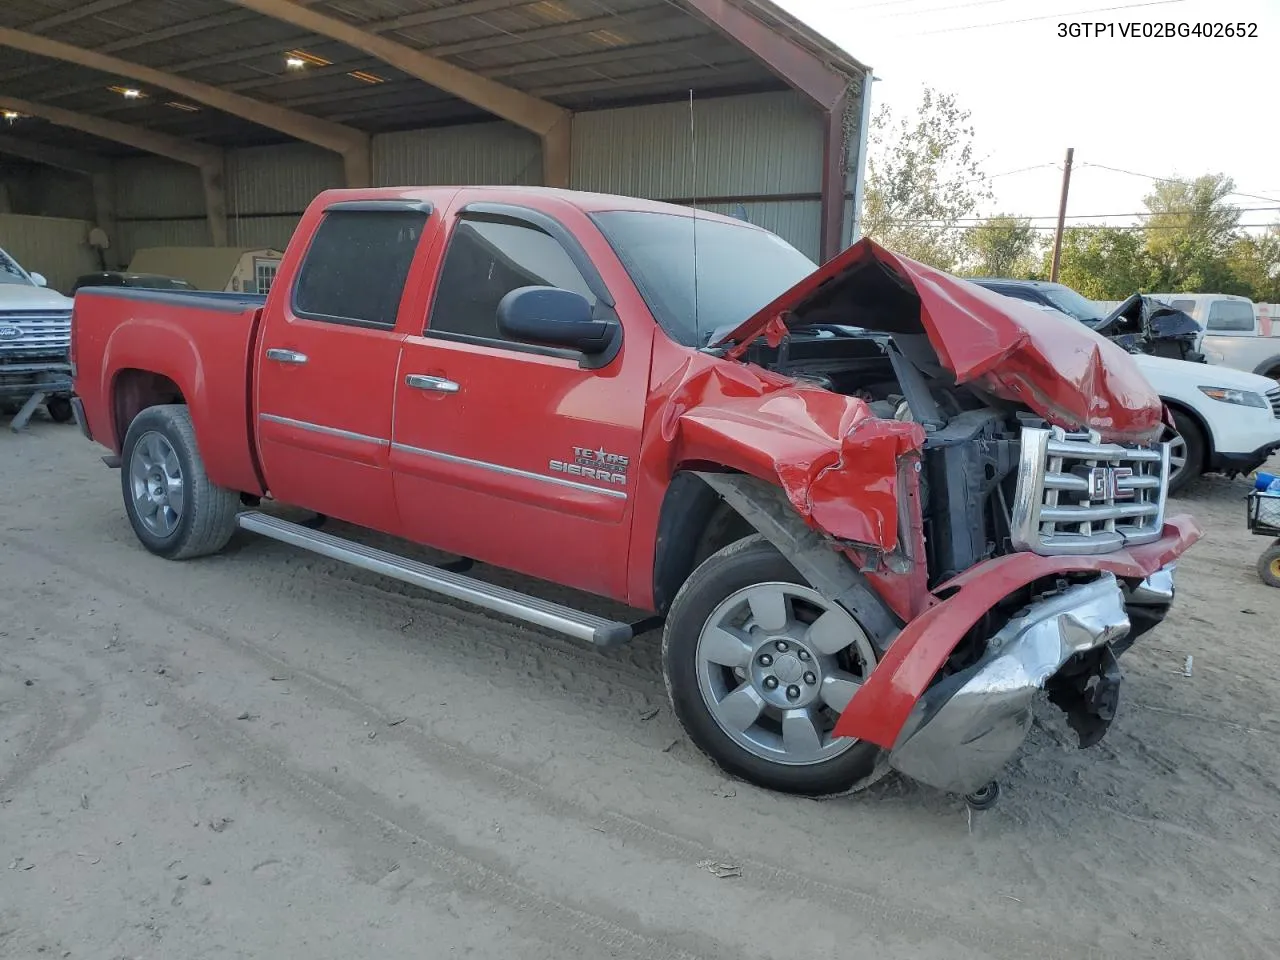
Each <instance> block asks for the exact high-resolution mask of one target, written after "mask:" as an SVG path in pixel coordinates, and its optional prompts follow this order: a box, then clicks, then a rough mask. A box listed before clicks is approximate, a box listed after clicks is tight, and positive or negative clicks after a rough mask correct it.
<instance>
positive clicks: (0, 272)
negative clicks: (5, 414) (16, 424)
mask: <svg viewBox="0 0 1280 960" xmlns="http://www.w3.org/2000/svg"><path fill="white" fill-rule="evenodd" d="M73 302H74V301H72V300H71V298H70V297H64V296H63V295H62V294H60V293H58V292H57V291H56V290H50V289H48V288H47V286H46V284H45V279H44V277H42V276H40V274H38V273H28V272H27V271H26V270H24V269H22V267H21V266H19V264H18V261H17V260H15V259H14V258H13V257H11V256H9V254H7V253H5V252H4V251H3V250H0V408H3V407H12V408H17V407H21V406H23V404H26V403H28V402H29V401H31V400H32V399H33V398H39V399H37V401H36V402H37V403H39V402H41V401H42V402H43V403H44V404H45V407H46V409H48V411H49V416H50V417H52V418H53V419H54V420H56V421H58V422H59V423H66V422H68V421H70V420H71V418H72V416H73V411H72V409H71V363H70V360H69V359H68V356H67V352H68V350H69V349H70V346H71V307H72V304H73ZM30 412H31V408H30V407H26V408H24V410H23V413H24V414H26V415H28V416H29V415H30ZM19 419H23V420H24V419H25V417H23V416H22V415H20V416H19Z"/></svg>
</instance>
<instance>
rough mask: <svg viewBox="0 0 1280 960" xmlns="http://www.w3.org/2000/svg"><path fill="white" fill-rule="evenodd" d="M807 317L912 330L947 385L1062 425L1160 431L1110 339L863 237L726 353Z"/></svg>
mask: <svg viewBox="0 0 1280 960" xmlns="http://www.w3.org/2000/svg"><path fill="white" fill-rule="evenodd" d="M809 323H838V324H843V325H847V326H858V327H862V328H864V329H867V330H876V331H882V332H885V333H890V334H899V335H911V334H921V333H923V334H924V335H925V336H926V337H927V338H928V341H929V343H930V344H931V345H932V347H933V350H934V352H935V353H936V354H937V357H938V360H939V362H940V363H941V365H942V366H943V367H945V368H946V369H947V370H948V371H950V372H951V373H952V374H954V376H955V378H956V382H957V383H969V384H972V385H973V386H975V387H978V388H980V389H983V390H986V391H988V392H990V393H992V394H995V395H996V396H999V397H1002V398H1004V399H1006V400H1012V401H1015V402H1018V403H1022V404H1024V405H1025V406H1027V407H1029V408H1030V409H1031V410H1033V411H1035V412H1036V413H1038V414H1039V415H1040V416H1042V417H1044V418H1045V419H1047V420H1049V421H1050V422H1051V423H1054V424H1057V425H1059V426H1062V427H1065V428H1067V429H1081V428H1089V429H1093V430H1096V431H1098V432H1099V433H1100V434H1102V436H1103V438H1104V439H1107V440H1111V441H1129V442H1146V441H1151V440H1154V439H1156V438H1157V437H1158V436H1159V434H1160V431H1161V429H1162V414H1163V404H1162V403H1161V400H1160V397H1159V396H1158V395H1157V394H1156V392H1155V391H1154V390H1153V389H1152V387H1151V385H1150V384H1148V383H1147V381H1146V378H1145V377H1143V375H1142V373H1141V371H1139V370H1138V368H1137V366H1136V364H1135V363H1134V361H1133V358H1132V357H1130V356H1129V354H1128V353H1126V352H1125V351H1124V350H1123V349H1122V348H1121V347H1119V346H1117V345H1116V344H1113V343H1111V342H1109V341H1108V340H1106V339H1105V338H1104V337H1101V336H1099V335H1098V334H1096V333H1094V332H1093V331H1091V330H1089V329H1088V328H1087V327H1086V326H1084V325H1083V324H1080V323H1062V322H1056V320H1055V319H1052V318H1049V317H1047V316H1046V315H1045V314H1044V313H1042V312H1041V311H1038V310H1036V309H1035V308H1034V307H1032V306H1030V305H1029V304H1026V303H1022V302H1021V301H1017V300H1013V299H1010V298H1008V297H1004V296H1001V295H1000V294H998V293H995V292H993V291H990V290H986V289H984V288H982V287H979V286H977V285H976V284H971V283H969V282H967V281H965V280H960V279H958V278H956V277H953V276H951V275H949V274H946V273H943V272H942V271H941V270H935V269H933V268H932V267H927V266H925V265H924V264H921V263H917V262H916V261H914V260H910V259H908V258H906V257H901V256H898V255H897V254H894V253H891V252H890V251H888V250H886V249H885V248H883V247H881V246H880V245H878V244H876V243H875V242H874V241H872V240H860V241H858V243H856V244H854V245H853V246H852V247H850V248H849V249H847V250H845V251H844V252H843V253H842V254H841V255H840V256H838V257H836V258H835V259H834V260H831V261H829V262H828V263H826V264H824V265H823V266H822V267H820V268H819V269H818V270H816V271H814V272H813V273H812V274H810V275H809V276H808V277H806V278H805V279H804V280H802V281H801V282H800V283H798V284H796V285H795V286H794V287H792V288H791V289H790V290H788V291H787V292H786V293H784V294H783V295H782V296H780V297H779V298H778V299H776V300H774V302H773V303H771V304H769V305H768V306H767V307H765V308H764V309H762V310H760V311H759V312H758V313H757V314H756V315H755V316H753V317H752V318H751V319H749V320H747V321H746V322H745V323H743V324H742V325H741V326H739V327H738V328H737V329H735V330H734V331H733V332H732V333H730V334H728V335H727V336H726V337H724V338H723V339H722V340H721V343H732V344H733V345H734V346H732V347H731V348H730V350H729V351H728V356H729V357H731V358H737V357H740V356H741V355H742V354H743V353H745V351H746V349H747V347H748V345H749V344H750V343H751V342H752V341H753V340H755V339H757V338H758V337H761V336H764V337H766V338H768V340H769V341H770V342H771V343H777V342H779V341H780V340H781V337H782V335H783V334H784V333H785V331H786V328H787V327H788V326H791V325H798V324H809Z"/></svg>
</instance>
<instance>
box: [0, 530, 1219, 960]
mask: <svg viewBox="0 0 1280 960" xmlns="http://www.w3.org/2000/svg"><path fill="white" fill-rule="evenodd" d="M6 539H9V540H11V541H14V542H15V544H17V545H20V546H21V547H22V548H23V549H25V550H28V551H29V552H31V553H32V554H34V555H36V556H39V557H41V558H42V559H44V560H45V561H46V562H49V563H51V564H54V565H55V567H56V566H57V565H64V566H66V567H67V568H68V569H69V570H71V571H72V572H74V573H76V574H78V575H79V576H82V577H84V578H86V579H88V580H91V581H94V582H96V583H98V584H99V585H101V586H103V587H105V588H106V589H108V590H110V591H112V592H115V593H117V594H120V595H122V596H125V597H127V598H128V599H129V600H131V601H133V602H136V603H139V604H142V605H143V606H145V607H147V608H148V609H149V610H151V611H152V612H153V613H155V614H157V615H159V616H162V617H164V618H167V619H170V620H174V621H177V622H179V623H181V624H183V625H184V626H186V627H188V628H189V629H191V630H192V631H194V632H197V633H200V634H203V635H205V636H208V637H210V638H212V639H214V640H217V641H219V642H221V643H222V644H224V645H225V646H228V647H230V648H231V649H232V650H233V651H234V652H236V653H239V654H241V655H243V656H245V657H247V658H249V659H251V660H253V661H255V662H257V663H258V664H259V665H261V666H262V668H263V670H264V672H266V673H287V674H288V675H289V676H290V679H291V681H292V682H293V683H295V684H298V685H299V686H301V687H303V688H309V690H310V692H312V693H314V694H317V695H320V696H321V697H327V698H329V699H330V700H331V701H334V702H335V703H336V704H337V705H339V706H340V707H341V708H343V709H345V710H347V711H349V712H351V713H353V714H355V715H356V716H357V717H360V718H363V719H365V720H368V721H369V722H371V723H374V724H377V726H378V729H380V730H382V731H384V732H382V733H380V734H379V736H380V737H382V738H385V739H386V740H388V741H390V742H398V743H402V744H404V745H405V746H407V747H408V748H409V749H410V750H411V751H412V752H413V753H414V754H415V755H416V756H419V757H421V758H422V759H423V760H424V761H425V762H427V763H428V764H439V765H441V766H443V767H446V768H447V769H448V770H449V771H450V772H453V773H456V774H457V775H459V776H462V777H465V778H467V779H470V780H473V781H479V782H480V784H481V786H482V788H495V787H496V788H498V789H499V790H501V791H504V792H506V793H508V794H515V795H518V796H519V797H520V798H521V799H522V800H525V801H527V802H530V803H532V804H534V805H535V806H537V807H538V808H539V809H541V810H543V811H544V812H547V813H549V814H552V815H555V816H558V817H561V818H564V819H573V820H576V821H578V822H579V823H581V824H582V825H583V826H584V827H586V828H589V829H596V830H603V831H604V832H605V833H606V835H611V836H617V837H620V838H623V839H625V840H627V841H629V842H630V843H634V844H636V845H637V846H638V847H639V848H641V849H642V850H646V851H648V852H650V853H651V854H653V855H655V856H658V857H662V858H665V859H670V860H677V861H679V862H681V863H689V862H696V861H699V860H715V861H719V862H734V863H737V864H739V865H741V866H742V867H743V878H742V879H743V880H745V881H746V882H748V883H750V884H751V885H752V886H753V887H757V888H758V889H759V890H760V891H761V893H764V894H768V893H775V894H776V892H777V891H778V890H779V889H785V890H786V891H787V892H788V893H789V894H790V895H793V896H796V897H797V898H799V899H812V900H814V901H818V902H822V903H826V904H829V905H830V906H833V907H836V908H839V909H842V910H848V909H849V908H850V907H851V906H855V907H857V908H859V911H860V912H862V913H864V914H865V915H866V916H868V917H874V918H875V920H876V921H877V925H883V928H884V929H885V931H886V932H890V933H892V934H895V935H897V936H900V937H902V938H904V939H907V940H914V939H916V938H919V937H924V938H926V939H942V940H948V941H953V942H955V943H957V944H963V945H964V946H968V947H972V948H975V949H979V950H981V951H983V952H984V953H986V954H987V955H989V956H992V957H1001V958H1008V960H1024V958H1025V957H1027V956H1037V957H1044V958H1048V960H1059V958H1060V960H1075V958H1078V957H1081V956H1100V955H1103V954H1099V952H1098V947H1097V945H1096V944H1093V943H1088V942H1083V941H1077V942H1074V943H1072V942H1070V941H1067V940H1065V939H1064V938H1063V937H1062V936H1060V935H1057V934H1055V936H1054V938H1053V939H1052V940H1049V939H1045V938H1043V937H1041V936H1039V935H1038V933H1037V932H1036V931H1034V930H1032V929H1024V930H1023V931H1021V932H1014V930H1012V929H1011V928H1010V927H1009V926H1008V925H1005V926H1003V927H1002V928H1001V929H999V930H988V929H986V928H985V927H984V925H982V924H981V923H974V922H970V921H966V920H964V919H962V918H957V917H954V916H950V915H947V914H943V913H933V912H931V911H929V910H928V909H927V908H921V907H919V906H916V905H910V906H907V905H904V901H903V899H902V898H894V899H890V898H887V897H885V896H884V895H883V893H882V892H880V891H878V890H877V889H876V887H875V886H874V885H873V884H871V883H868V884H867V885H866V886H853V885H850V884H848V883H845V882H834V881H830V880H825V879H821V878H818V877H814V876H810V875H806V874H803V873H801V872H798V871H795V870H793V869H791V868H789V867H786V866H784V865H782V864H780V863H777V862H774V861H771V860H768V859H765V858H760V857H755V856H751V855H750V854H745V855H744V853H743V852H741V851H739V850H733V851H729V850H726V849H723V848H720V847H716V846H713V845H709V844H707V843H706V842H705V841H703V840H699V839H696V838H693V837H689V836H685V835H681V834H679V833H676V832H673V831H670V830H667V829H664V828H662V827H659V826H656V825H654V824H652V823H648V822H645V821H644V820H642V819H639V818H636V817H633V816H630V815H628V814H626V813H624V812H620V811H614V810H609V809H600V810H597V809H592V808H591V807H590V806H588V805H586V804H584V803H582V802H580V801H577V800H574V799H572V798H569V797H565V796H563V795H561V794H558V793H556V792H554V791H553V790H551V789H550V788H548V787H547V786H545V785H543V784H542V783H540V782H539V781H537V780H535V779H533V778H531V777H529V776H527V775H526V774H524V773H522V772H521V771H519V770H518V769H514V768H512V767H509V766H507V765H504V764H502V763H500V762H497V761H495V760H493V759H491V758H489V757H486V756H484V755H481V754H479V753H476V752H474V751H472V750H469V749H467V748H466V747H464V746H462V745H461V744H458V743H456V742H451V741H449V740H447V739H445V738H442V737H441V736H439V735H437V734H435V733H432V732H430V731H429V730H428V729H427V728H426V727H424V726H423V725H422V724H420V723H418V722H417V721H415V720H412V719H408V720H405V719H403V718H402V717H400V716H398V715H393V714H391V713H388V712H387V711H385V710H383V709H382V708H380V707H379V706H377V705H376V704H374V703H371V702H369V701H368V700H366V699H364V698H362V697H360V696H359V695H358V694H356V693H355V692H353V691H352V690H350V689H349V688H347V687H346V686H344V685H343V684H341V683H339V682H337V681H335V680H333V679H331V678H329V677H326V676H324V675H321V674H318V673H316V672H314V671H311V670H308V669H306V668H304V667H300V666H298V665H297V664H295V663H292V662H290V661H289V660H287V659H285V658H283V657H281V656H279V655H278V654H277V653H275V652H274V651H272V650H271V649H269V648H268V647H266V646H265V645H264V644H263V643H261V642H258V641H255V640H253V639H250V638H248V637H245V636H242V635H238V634H236V633H233V632H231V631H228V630H225V629H223V628H221V627H218V626H216V625H213V624H209V623H206V622H204V621H202V620H200V619H199V618H197V617H195V616H193V615H191V614H189V613H188V612H186V611H184V610H182V609H181V608H179V607H176V606H172V605H170V604H168V603H166V602H164V601H162V600H157V599H156V598H154V597H152V596H149V595H147V594H145V593H142V592H141V591H139V590H137V589H136V588H133V587H132V586H130V585H128V584H126V583H120V582H117V581H116V580H114V579H113V578H111V577H110V576H106V575H102V574H98V573H97V572H95V571H93V570H90V569H88V568H84V567H80V568H77V564H76V563H75V561H68V559H67V558H64V557H61V556H60V555H58V553H57V552H56V551H51V550H49V549H47V548H44V547H42V546H38V545H35V544H29V543H26V542H21V543H19V542H18V539H17V538H13V537H7V538H6ZM55 575H56V571H55ZM149 662H150V660H149V659H146V658H143V659H140V660H138V661H137V665H138V666H139V667H146V666H147V664H148V663H149ZM144 672H145V671H144ZM170 699H171V700H172V702H173V705H174V708H175V709H176V710H183V711H188V712H192V711H194V714H193V715H196V716H198V719H199V721H200V723H201V724H202V725H203V724H206V723H207V724H212V725H213V726H214V728H215V729H216V730H218V736H219V738H220V739H224V738H230V739H229V741H228V747H229V749H234V750H235V751H236V752H237V754H239V753H241V752H243V751H251V752H254V751H256V752H254V753H253V754H252V758H253V762H254V764H255V765H257V766H258V767H259V769H263V770H264V772H271V771H275V772H278V773H279V772H280V771H283V772H282V773H280V776H283V777H285V778H286V779H287V780H288V782H289V783H290V784H291V785H292V786H291V787H290V789H291V790H293V791H294V792H298V791H299V790H301V795H302V796H303V797H304V798H305V799H307V800H308V802H310V803H312V804H313V805H315V806H317V807H318V808H319V809H322V810H325V811H326V812H328V813H329V814H330V815H334V816H338V817H339V819H343V820H344V822H352V821H351V819H350V818H351V817H356V818H357V819H359V818H361V817H366V814H368V816H367V817H366V819H367V820H368V821H369V822H371V823H374V824H377V825H380V829H381V828H385V829H393V832H394V833H396V835H399V836H402V838H409V839H413V840H416V841H417V842H419V843H423V844H427V845H428V846H427V849H431V850H432V851H433V855H434V850H435V848H443V849H446V850H447V849H448V847H447V844H446V842H445V841H443V840H441V839H435V840H432V839H430V838H429V837H427V836H424V835H423V833H422V827H421V826H413V825H410V824H408V823H404V822H401V820H400V818H399V817H397V816H395V815H394V814H384V813H377V812H375V811H370V810H367V809H366V805H365V804H363V803H362V802H361V801H359V800H357V799H354V798H351V797H349V796H348V795H347V794H345V793H344V792H343V791H342V790H341V789H340V788H337V787H332V786H329V785H326V784H324V783H322V782H321V781H320V780H317V779H316V778H314V777H312V776H311V775H310V774H307V773H304V772H298V771H296V770H293V769H292V768H290V767H289V765H288V764H287V761H285V760H284V759H283V758H281V757H279V756H278V755H276V754H275V753H274V752H273V751H271V749H270V748H268V747H262V746H260V745H258V744H256V743H254V742H253V741H251V740H249V739H248V738H246V737H244V736H243V735H242V734H240V733H239V732H238V731H236V730H232V729H230V728H228V727H227V726H226V725H225V724H224V723H223V722H222V721H221V720H220V719H218V718H217V717H216V716H215V715H214V714H212V713H210V712H209V711H208V710H207V709H204V708H202V707H199V706H195V705H192V704H190V703H189V702H188V701H185V700H181V699H178V698H176V697H172V695H171V697H170ZM393 719H394V720H396V721H397V723H396V724H395V725H394V726H390V725H389V723H390V721H391V720H393ZM263 763H266V764H267V766H265V767H264V766H262V764H263ZM322 801H323V802H322ZM326 804H327V805H326ZM343 810H348V811H350V812H349V813H348V814H347V815H346V816H345V817H344V816H343V815H342V811H343ZM1203 839H1204V840H1205V842H1208V843H1217V841H1216V840H1212V839H1210V838H1203ZM424 862H425V863H426V864H427V865H428V866H429V865H430V863H431V862H433V861H432V860H430V859H428V860H426V861H424ZM450 862H451V863H453V864H454V869H455V870H458V871H462V873H460V874H458V875H456V876H455V875H453V874H451V876H453V878H454V879H455V880H456V881H458V882H459V883H464V885H465V869H466V864H468V863H476V864H477V866H478V867H479V869H480V871H481V876H482V877H487V876H489V875H490V874H493V873H494V872H493V871H492V870H491V868H488V867H484V866H483V865H481V864H478V863H477V862H476V861H473V860H469V859H468V858H466V857H465V856H463V855H461V854H457V853H454V854H453V855H452V859H451V861H450ZM495 876H496V874H495ZM500 879H502V880H503V882H505V883H509V882H510V881H506V880H505V878H500ZM489 884H490V881H488V880H486V881H485V882H483V883H479V884H478V885H477V886H474V887H469V889H474V890H475V892H478V893H485V892H486V891H488V892H490V893H497V892H502V891H503V889H504V888H503V887H502V886H501V885H498V886H491V885H489ZM529 892H530V894H531V896H532V897H534V898H536V899H535V900H534V901H533V904H534V905H535V906H539V909H543V910H545V909H549V907H547V906H546V904H547V903H549V904H554V903H556V901H550V900H549V899H548V898H546V897H544V896H543V895H542V894H538V893H537V892H536V891H529ZM504 896H505V894H504ZM544 901H545V902H546V903H544ZM500 902H507V901H506V900H501V898H500ZM567 909H570V910H579V912H582V913H584V914H585V915H586V916H594V915H592V914H590V913H588V912H586V911H580V909H579V908H573V907H570V908H567ZM534 912H535V913H536V914H538V915H542V914H540V913H538V910H535V911H534ZM597 919H598V920H600V922H601V923H605V924H609V923H611V921H607V920H603V919H600V918H597ZM575 929H576V928H575ZM626 933H627V934H630V933H631V931H626ZM636 936H644V935H643V934H636ZM625 939H626V938H625V936H624V940H625ZM645 949H646V950H648V949H650V948H649V947H647V946H646V947H645ZM638 955H640V956H666V954H656V953H652V952H643V951H642V952H641V953H640V954H638ZM670 955H671V956H673V957H679V956H685V955H686V954H683V953H674V954H670ZM688 956H693V955H692V954H689V955H688Z"/></svg>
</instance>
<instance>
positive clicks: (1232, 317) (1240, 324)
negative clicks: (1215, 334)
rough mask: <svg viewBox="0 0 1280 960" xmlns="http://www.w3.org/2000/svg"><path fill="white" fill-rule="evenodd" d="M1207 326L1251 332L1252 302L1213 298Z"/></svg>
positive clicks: (1235, 331)
mask: <svg viewBox="0 0 1280 960" xmlns="http://www.w3.org/2000/svg"><path fill="white" fill-rule="evenodd" d="M1207 327H1208V329H1210V330H1226V331H1230V332H1233V333H1237V332H1244V333H1252V332H1253V328H1254V318H1253V304H1251V303H1245V302H1244V301H1243V300H1215V301H1214V302H1213V303H1212V304H1211V305H1210V306H1209V323H1208V324H1207Z"/></svg>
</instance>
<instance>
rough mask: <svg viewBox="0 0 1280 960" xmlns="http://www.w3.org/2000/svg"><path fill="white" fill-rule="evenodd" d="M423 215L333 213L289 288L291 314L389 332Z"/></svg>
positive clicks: (406, 212) (410, 212) (411, 212)
mask: <svg viewBox="0 0 1280 960" xmlns="http://www.w3.org/2000/svg"><path fill="white" fill-rule="evenodd" d="M426 224H427V214H426V213H423V212H419V211H416V210H388V211H386V212H382V211H368V210H333V211H330V212H328V213H326V214H325V216H324V219H323V220H321V221H320V226H319V227H318V228H317V229H316V233H315V236H314V237H312V239H311V246H310V247H309V248H308V249H307V255H306V258H305V259H304V260H303V261H302V269H301V270H299V271H298V279H297V281H296V283H295V285H294V288H293V310H294V312H295V313H296V314H297V315H298V316H300V317H305V318H307V319H308V320H328V321H331V322H334V323H356V324H361V325H367V326H375V327H387V328H390V327H394V326H395V323H396V313H397V312H398V311H399V309H400V295H401V294H402V293H403V292H404V283H405V279H406V278H407V277H408V275H409V266H410V265H411V264H412V263H413V255H414V252H415V251H416V250H417V248H418V241H419V240H420V239H422V232H423V230H424V229H425V228H426Z"/></svg>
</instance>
